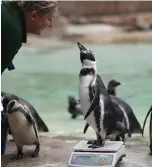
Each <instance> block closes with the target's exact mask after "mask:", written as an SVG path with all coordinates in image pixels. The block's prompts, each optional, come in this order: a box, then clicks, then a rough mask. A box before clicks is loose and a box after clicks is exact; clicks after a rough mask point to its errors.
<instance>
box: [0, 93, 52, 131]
mask: <svg viewBox="0 0 152 167" xmlns="http://www.w3.org/2000/svg"><path fill="white" fill-rule="evenodd" d="M1 96H2V98H3V97H4V96H9V99H10V98H11V100H17V101H18V102H20V103H21V104H22V105H25V106H26V107H27V108H28V110H29V111H30V113H31V114H32V116H33V118H34V119H35V121H36V124H37V127H38V131H39V132H49V129H48V127H47V125H46V124H45V123H44V121H43V120H42V118H41V117H40V115H39V114H38V112H37V111H36V109H35V108H34V107H33V106H32V104H30V103H29V102H28V101H26V100H24V99H23V98H21V97H19V96H17V95H15V94H11V93H6V92H1ZM8 102H9V101H8ZM8 102H7V103H8ZM6 105H7V104H3V108H4V109H5V108H6ZM10 134H11V132H10Z"/></svg>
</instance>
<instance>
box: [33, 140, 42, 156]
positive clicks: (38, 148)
mask: <svg viewBox="0 0 152 167" xmlns="http://www.w3.org/2000/svg"><path fill="white" fill-rule="evenodd" d="M39 152H40V143H37V144H36V148H35V150H34V152H33V154H32V155H31V157H37V156H38V155H39Z"/></svg>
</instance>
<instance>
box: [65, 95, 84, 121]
mask: <svg viewBox="0 0 152 167" xmlns="http://www.w3.org/2000/svg"><path fill="white" fill-rule="evenodd" d="M68 112H69V113H70V114H71V115H72V116H71V118H72V119H76V117H77V116H78V115H82V111H81V108H80V105H79V100H76V99H75V98H74V97H73V96H69V97H68Z"/></svg>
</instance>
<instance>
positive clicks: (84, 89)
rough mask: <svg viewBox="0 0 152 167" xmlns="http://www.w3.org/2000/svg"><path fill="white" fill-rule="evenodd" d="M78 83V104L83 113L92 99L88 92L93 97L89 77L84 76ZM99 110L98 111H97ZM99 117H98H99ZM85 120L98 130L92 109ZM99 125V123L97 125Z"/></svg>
mask: <svg viewBox="0 0 152 167" xmlns="http://www.w3.org/2000/svg"><path fill="white" fill-rule="evenodd" d="M80 81H81V82H80V84H79V98H80V104H81V110H82V112H83V114H84V115H85V114H86V113H87V111H88V109H89V107H90V105H91V102H92V99H90V94H91V96H92V98H93V96H94V95H93V93H92V91H91V90H90V89H89V83H90V82H89V77H86V78H85V79H83V80H80ZM98 112H100V111H98ZM99 119H100V118H99ZM86 120H87V122H88V124H89V125H90V126H91V127H92V128H93V129H94V130H95V131H96V132H98V129H97V121H96V118H95V113H94V111H93V112H91V113H90V115H89V116H88V117H87V119H86ZM99 126H100V125H99Z"/></svg>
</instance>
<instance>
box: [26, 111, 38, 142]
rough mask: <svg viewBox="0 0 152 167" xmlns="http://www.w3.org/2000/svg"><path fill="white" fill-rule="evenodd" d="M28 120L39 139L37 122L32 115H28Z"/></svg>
mask: <svg viewBox="0 0 152 167" xmlns="http://www.w3.org/2000/svg"><path fill="white" fill-rule="evenodd" d="M26 118H27V119H28V121H29V122H30V123H31V124H32V125H33V128H34V131H35V135H36V138H37V139H38V132H37V126H36V122H35V120H34V119H33V117H32V115H31V114H30V113H26Z"/></svg>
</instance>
